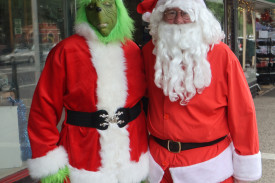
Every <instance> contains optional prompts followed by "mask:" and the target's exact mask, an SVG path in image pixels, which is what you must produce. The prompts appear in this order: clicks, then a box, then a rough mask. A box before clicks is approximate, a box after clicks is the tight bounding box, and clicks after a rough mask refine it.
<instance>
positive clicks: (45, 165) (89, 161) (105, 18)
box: [28, 0, 149, 183]
mask: <svg viewBox="0 0 275 183" xmlns="http://www.w3.org/2000/svg"><path fill="white" fill-rule="evenodd" d="M78 6H79V8H78V11H77V17H76V26H75V34H74V35H72V36H70V37H68V38H66V39H64V40H63V41H61V42H60V43H59V44H57V45H56V46H55V47H54V48H53V49H52V50H51V52H50V53H49V55H48V58H47V61H46V64H45V67H44V69H43V71H42V73H41V77H40V79H39V82H38V84H37V87H36V89H35V93H34V96H33V100H32V105H31V110H30V115H29V124H28V133H29V138H30V143H31V148H32V158H31V159H30V160H28V168H29V172H30V175H31V177H32V178H34V179H39V180H41V182H42V183H63V182H71V183H91V182H93V183H139V182H141V181H143V180H145V179H146V177H147V175H148V171H149V153H148V152H147V151H148V144H147V140H148V136H147V131H146V124H145V113H144V111H143V110H142V103H141V99H142V97H143V96H144V95H145V90H146V84H145V75H144V66H143V61H142V58H141V53H140V49H139V47H138V46H137V45H136V44H135V43H134V42H133V41H132V33H133V30H134V26H133V20H132V19H131V18H130V17H129V15H128V12H127V9H126V8H125V6H124V4H123V1H122V0H80V1H79V2H78ZM62 113H64V114H65V119H64V120H60V119H61V116H62ZM59 123H62V125H61V126H62V128H61V130H58V128H57V125H58V124H59Z"/></svg>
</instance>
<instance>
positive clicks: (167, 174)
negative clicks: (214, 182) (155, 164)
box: [160, 168, 234, 183]
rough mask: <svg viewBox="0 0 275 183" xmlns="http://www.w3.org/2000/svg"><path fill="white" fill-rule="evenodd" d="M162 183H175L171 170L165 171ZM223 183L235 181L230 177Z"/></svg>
mask: <svg viewBox="0 0 275 183" xmlns="http://www.w3.org/2000/svg"><path fill="white" fill-rule="evenodd" d="M160 183H173V180H172V177H171V174H170V171H169V168H167V169H166V170H165V172H164V175H163V178H162V180H161V182H160ZM221 183H234V179H233V177H229V178H228V179H226V180H225V181H223V182H221Z"/></svg>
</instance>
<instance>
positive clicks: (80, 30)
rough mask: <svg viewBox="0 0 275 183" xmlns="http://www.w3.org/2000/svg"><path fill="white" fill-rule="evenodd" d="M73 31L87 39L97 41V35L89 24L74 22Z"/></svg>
mask: <svg viewBox="0 0 275 183" xmlns="http://www.w3.org/2000/svg"><path fill="white" fill-rule="evenodd" d="M75 32H76V33H77V34H78V35H80V36H83V37H85V39H86V40H87V41H99V40H98V37H97V36H96V34H95V32H94V31H93V29H92V28H91V27H90V26H89V24H88V23H80V24H76V26H75Z"/></svg>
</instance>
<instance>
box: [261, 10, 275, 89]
mask: <svg viewBox="0 0 275 183" xmlns="http://www.w3.org/2000/svg"><path fill="white" fill-rule="evenodd" d="M274 20H275V10H274V9H271V8H269V7H268V6H265V7H262V8H261V9H257V11H256V32H257V34H256V35H257V39H256V56H257V60H256V63H257V73H258V74H259V76H258V82H259V83H260V84H273V83H275V74H274V73H275V26H274Z"/></svg>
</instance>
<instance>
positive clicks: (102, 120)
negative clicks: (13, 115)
mask: <svg viewBox="0 0 275 183" xmlns="http://www.w3.org/2000/svg"><path fill="white" fill-rule="evenodd" d="M140 112H141V104H140V102H138V103H137V104H136V105H135V106H134V107H132V108H120V109H118V110H117V111H116V113H115V115H114V116H109V115H108V112H107V111H105V110H99V111H96V112H79V111H71V110H67V123H68V124H71V125H75V126H82V127H90V128H97V129H99V130H106V129H108V126H109V125H110V123H116V124H117V125H118V126H119V127H120V128H123V127H124V126H126V125H127V124H128V123H129V122H131V121H133V120H134V119H136V118H137V117H138V116H139V114H140Z"/></svg>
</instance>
